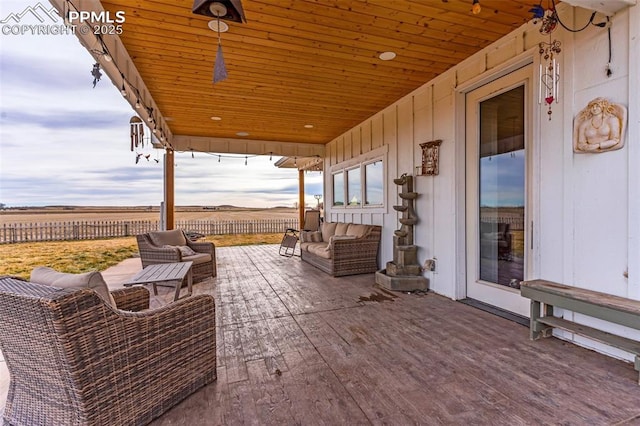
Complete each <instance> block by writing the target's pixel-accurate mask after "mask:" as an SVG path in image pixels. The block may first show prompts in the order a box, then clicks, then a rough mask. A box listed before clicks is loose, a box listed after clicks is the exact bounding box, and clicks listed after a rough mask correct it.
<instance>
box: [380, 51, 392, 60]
mask: <svg viewBox="0 0 640 426" xmlns="http://www.w3.org/2000/svg"><path fill="white" fill-rule="evenodd" d="M395 57H396V52H382V53H381V54H379V55H378V58H380V60H382V61H390V60H392V59H395Z"/></svg>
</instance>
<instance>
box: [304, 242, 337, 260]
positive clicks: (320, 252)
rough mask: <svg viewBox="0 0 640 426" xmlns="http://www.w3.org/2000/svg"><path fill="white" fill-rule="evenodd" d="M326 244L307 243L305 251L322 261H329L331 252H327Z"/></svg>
mask: <svg viewBox="0 0 640 426" xmlns="http://www.w3.org/2000/svg"><path fill="white" fill-rule="evenodd" d="M328 246H329V245H328V244H327V243H307V247H306V249H307V251H308V252H309V253H311V254H315V255H316V256H318V257H322V258H324V259H331V251H330V250H327V247H328Z"/></svg>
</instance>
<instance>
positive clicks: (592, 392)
mask: <svg viewBox="0 0 640 426" xmlns="http://www.w3.org/2000/svg"><path fill="white" fill-rule="evenodd" d="M277 249H278V246H270V245H267V246H247V247H231V248H222V249H219V250H218V259H219V261H218V277H217V278H215V279H213V280H210V281H209V282H204V283H199V284H196V285H194V293H195V294H198V293H210V294H214V295H215V297H216V306H217V308H218V314H217V319H218V323H217V327H218V339H219V340H218V343H219V345H218V355H219V360H218V371H219V378H218V382H217V383H216V384H214V385H211V386H208V387H206V388H204V389H202V390H201V391H199V392H197V393H196V394H194V395H193V396H191V397H190V398H188V399H187V400H186V401H184V402H183V403H182V404H180V405H179V406H177V407H176V408H174V409H173V410H171V411H170V412H168V413H166V414H165V415H164V416H163V417H161V418H160V419H158V420H156V421H155V422H154V425H169V424H171V425H175V424H179V425H180V424H185V425H186V424H218V422H221V423H223V424H278V425H282V424H291V425H293V424H331V425H333V424H350V425H351V424H353V425H360V424H363V425H364V424H374V425H377V424H427V425H443V424H491V425H519V424H520V425H526V424H532V423H535V424H545V423H552V424H558V423H563V424H565V423H566V424H616V423H619V422H628V423H626V424H632V423H633V421H635V420H637V419H638V418H640V406H638V404H637V401H638V400H640V387H639V386H637V384H636V373H635V371H634V369H633V366H632V365H631V364H629V363H625V362H622V361H618V360H615V359H612V358H609V357H606V356H603V355H600V354H597V353H595V352H592V351H589V350H586V349H583V348H579V347H577V346H574V345H570V344H566V343H564V342H562V341H560V340H557V339H555V338H550V339H544V340H540V341H535V342H532V341H530V340H529V338H528V329H527V328H526V327H523V326H521V325H519V324H517V323H514V322H511V321H508V320H506V319H504V318H500V317H497V316H494V315H491V314H489V313H486V312H483V311H480V310H478V309H475V308H473V307H470V306H467V305H464V304H461V303H457V302H454V301H451V300H449V299H446V298H444V297H441V296H438V295H435V294H432V293H428V294H422V295H414V294H412V295H410V294H404V293H393V294H392V295H389V294H387V293H384V292H383V291H382V290H380V289H378V288H376V287H375V285H374V277H373V275H360V276H352V277H340V278H334V277H330V276H328V275H326V274H324V273H323V272H321V271H319V270H317V269H316V268H314V267H312V266H310V265H307V264H305V263H303V262H301V261H300V259H299V258H297V257H292V258H285V257H281V256H279V255H278V250H277ZM170 296H171V295H170V294H167V295H166V296H164V297H165V299H163V300H161V301H160V302H158V303H166V302H168V301H170ZM159 297H163V296H162V295H160V296H159ZM377 297H382V298H378V299H376V298H377ZM376 300H379V301H376ZM192 400H199V401H201V402H200V403H192V402H191V401H192ZM212 410H213V411H215V414H214V413H212ZM204 419H212V420H211V422H212V423H209V422H208V421H205V420H204Z"/></svg>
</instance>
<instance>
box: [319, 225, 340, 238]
mask: <svg viewBox="0 0 640 426" xmlns="http://www.w3.org/2000/svg"><path fill="white" fill-rule="evenodd" d="M337 225H338V223H337V222H324V223H323V224H322V241H329V239H330V238H331V237H332V236H333V235H335V233H336V226H337Z"/></svg>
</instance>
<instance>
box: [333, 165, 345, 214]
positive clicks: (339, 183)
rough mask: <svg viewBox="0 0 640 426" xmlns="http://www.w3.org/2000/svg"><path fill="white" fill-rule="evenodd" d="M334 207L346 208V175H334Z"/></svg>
mask: <svg viewBox="0 0 640 426" xmlns="http://www.w3.org/2000/svg"><path fill="white" fill-rule="evenodd" d="M333 205H334V206H344V173H342V172H338V173H335V174H334V175H333Z"/></svg>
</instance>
